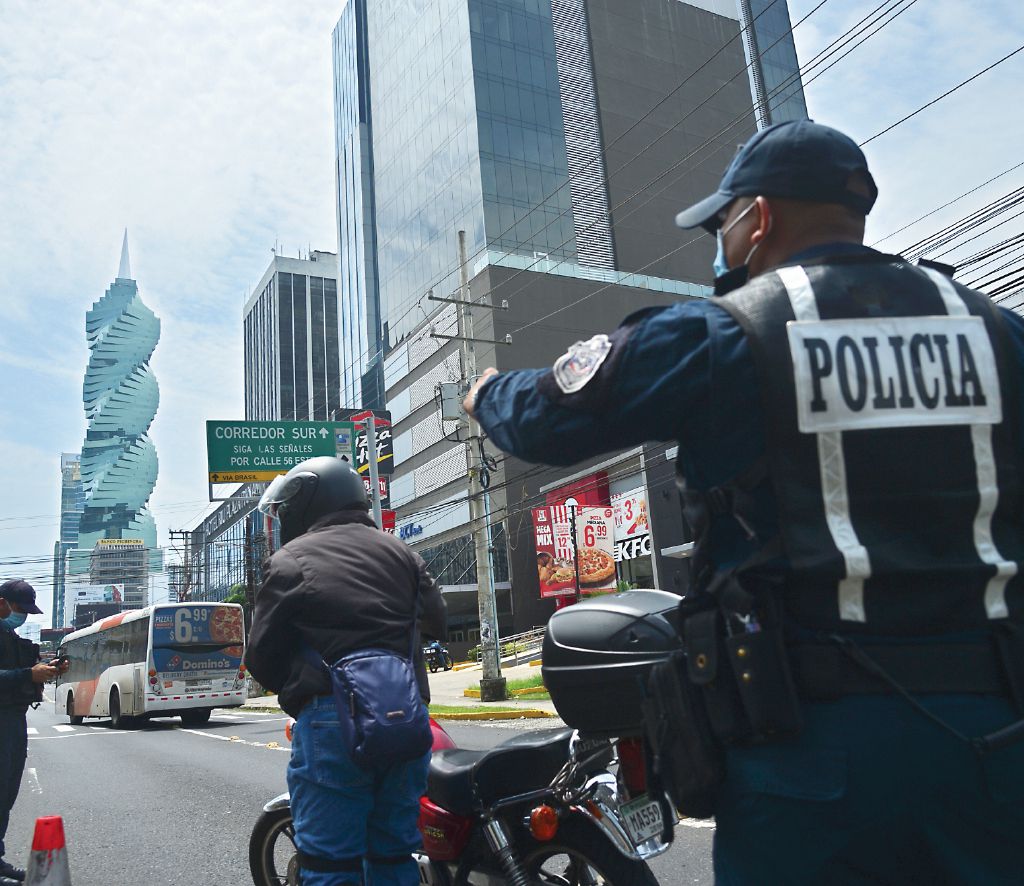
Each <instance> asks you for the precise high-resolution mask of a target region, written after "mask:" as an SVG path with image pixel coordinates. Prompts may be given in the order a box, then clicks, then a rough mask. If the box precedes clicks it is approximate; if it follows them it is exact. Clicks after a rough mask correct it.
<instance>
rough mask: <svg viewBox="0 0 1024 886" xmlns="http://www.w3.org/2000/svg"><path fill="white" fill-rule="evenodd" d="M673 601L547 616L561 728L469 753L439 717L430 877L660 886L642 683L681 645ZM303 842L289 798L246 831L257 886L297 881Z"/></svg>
mask: <svg viewBox="0 0 1024 886" xmlns="http://www.w3.org/2000/svg"><path fill="white" fill-rule="evenodd" d="M677 605H678V597H675V596H674V595H672V594H665V593H663V592H660V591H631V592H627V593H625V594H618V595H614V596H610V597H601V598H594V599H593V600H588V601H584V602H582V603H578V604H576V605H574V606H571V607H567V608H565V609H563V610H559V611H558V612H556V613H555V614H554V615H553V616H552V617H551V620H550V621H549V623H548V630H547V634H546V635H545V639H544V649H543V659H544V669H543V670H544V678H545V685H547V686H548V688H549V691H550V692H551V698H552V701H553V702H554V703H555V708H556V709H557V710H558V712H559V714H560V716H561V717H562V719H563V720H564V721H565V723H566V724H567V725H566V727H563V728H556V729H543V730H536V731H531V732H526V733H523V734H521V735H517V736H515V737H513V738H511V739H508V740H507V741H505V742H503V743H501V744H499V745H497V746H496V747H494V748H490V749H488V750H485V751H473V750H466V749H460V748H456V747H455V743H454V742H453V741H452V740H451V737H450V736H449V735H448V734H447V733H446V732H445V731H444V729H443V728H441V726H440V725H439V724H437V723H436V722H435V721H434V720H433V719H432V720H431V728H432V730H433V732H434V753H433V755H432V757H431V762H430V770H429V774H428V776H427V790H426V793H425V794H424V796H423V797H422V798H421V799H420V812H419V829H420V834H421V836H422V839H423V845H422V848H421V849H420V851H418V852H416V853H414V858H415V860H416V863H417V865H418V867H419V873H420V882H421V884H422V886H470V884H472V886H534V884H541V886H584V884H585V886H594V884H597V883H606V884H611V886H656V884H657V880H656V879H655V877H654V875H653V873H652V872H651V870H650V868H649V867H648V865H647V861H648V859H650V858H653V857H655V856H657V855H660V854H661V853H663V852H665V851H666V850H667V849H668V848H669V846H670V844H671V841H672V833H673V829H674V827H675V825H676V823H677V821H678V816H677V814H676V812H675V810H674V809H673V808H672V806H671V804H670V803H669V801H668V799H667V797H666V796H665V794H664V791H662V790H661V789H660V788H658V787H657V786H649V785H648V784H647V771H648V767H647V765H646V761H645V751H644V747H643V743H642V739H641V738H640V737H639V731H640V730H639V726H640V724H641V713H640V695H641V693H640V690H639V687H640V686H641V685H642V684H643V678H644V677H645V674H646V670H647V669H649V667H650V666H651V665H652V664H653V663H654V662H656V661H659V660H662V659H663V658H664V656H665V655H667V654H670V651H671V650H672V649H673V648H675V647H676V646H677V644H678V633H677V632H676V629H675V627H674V625H673V624H672V623H671V614H672V613H674V611H675V608H676V606H677ZM595 662H596V663H597V666H596V667H595ZM603 662H607V664H608V665H609V668H605V667H604V666H603V665H602V663H603ZM289 739H290V735H289ZM294 840H295V830H294V827H293V826H292V820H291V809H290V805H289V797H288V794H282V795H281V796H279V797H276V798H275V799H274V800H271V801H270V802H269V803H268V804H267V805H266V806H265V807H264V809H263V814H262V815H261V816H260V818H259V820H258V821H257V822H256V826H255V827H254V828H253V832H252V836H251V837H250V840H249V866H250V870H251V872H252V877H253V882H254V883H255V884H256V886H296V884H298V882H299V880H298V876H299V869H298V861H297V858H296V849H295V843H294Z"/></svg>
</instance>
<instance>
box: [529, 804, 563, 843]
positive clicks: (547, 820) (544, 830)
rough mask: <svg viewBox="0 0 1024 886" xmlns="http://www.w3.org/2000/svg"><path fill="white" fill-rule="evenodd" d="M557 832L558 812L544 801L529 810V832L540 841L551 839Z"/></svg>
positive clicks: (544, 841)
mask: <svg viewBox="0 0 1024 886" xmlns="http://www.w3.org/2000/svg"><path fill="white" fill-rule="evenodd" d="M557 833H558V813H557V812H556V811H555V810H554V809H553V808H552V807H551V806H548V805H547V804H546V803H544V804H542V805H540V806H537V807H535V808H534V809H532V810H530V834H531V835H532V836H533V839H535V840H537V841H538V842H540V843H546V842H547V841H548V840H553V839H554V837H555V834H557Z"/></svg>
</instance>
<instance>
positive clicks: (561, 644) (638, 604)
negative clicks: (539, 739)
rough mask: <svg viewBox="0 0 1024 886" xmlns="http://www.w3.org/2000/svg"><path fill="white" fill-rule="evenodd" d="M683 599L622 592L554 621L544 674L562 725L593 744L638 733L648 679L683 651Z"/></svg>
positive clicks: (549, 631) (585, 603)
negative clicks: (656, 668)
mask: <svg viewBox="0 0 1024 886" xmlns="http://www.w3.org/2000/svg"><path fill="white" fill-rule="evenodd" d="M680 599H681V598H680V597H678V596H676V595H675V594H670V593H668V592H667V591H626V592H625V593H624V594H608V595H606V596H602V597H593V598H591V599H589V600H583V601H582V602H580V603H576V604H575V605H573V606H567V607H566V608H565V609H559V610H558V612H556V613H555V614H554V615H552V616H551V619H550V620H549V621H548V627H547V632H546V633H545V635H544V649H543V661H544V664H543V667H542V668H541V672H542V673H543V675H544V685H545V686H546V687H547V689H548V692H549V693H550V694H551V700H552V701H553V702H554V704H555V708H556V709H557V710H558V714H559V716H560V717H561V718H562V719H563V720H564V721H565V722H566V724H567V725H569V726H572V727H573V728H574V729H578V730H579V731H580V732H581V733H584V734H586V735H592V736H595V737H598V736H600V737H615V736H625V735H637V734H639V733H640V731H641V725H642V718H641V714H640V703H641V701H642V700H643V693H644V690H645V689H646V686H647V674H648V672H649V671H650V669H651V666H652V665H654V664H656V663H657V662H659V661H662V660H664V659H665V658H666V657H668V655H669V654H670V653H671V652H672V651H673V650H675V649H679V648H680V646H681V641H680V638H679V633H678V630H677V625H678V607H679V601H680Z"/></svg>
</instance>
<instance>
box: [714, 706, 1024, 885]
mask: <svg viewBox="0 0 1024 886" xmlns="http://www.w3.org/2000/svg"><path fill="white" fill-rule="evenodd" d="M918 698H919V700H920V701H921V702H922V703H923V704H924V705H925V706H926V707H928V708H929V709H930V710H931V711H932V712H933V713H935V714H937V715H938V716H939V717H941V718H942V719H943V720H945V721H946V722H947V723H949V724H950V725H952V726H953V727H954V728H955V729H957V730H958V731H960V732H961V734H963V735H966V736H970V737H975V736H979V735H983V734H987V733H990V732H993V731H995V730H997V729H1001V728H1003V727H1004V726H1007V725H1008V724H1010V723H1011V722H1013V721H1014V720H1016V719H1017V717H1016V714H1015V713H1014V711H1013V709H1012V708H1011V706H1010V704H1009V702H1007V701H1004V700H1003V699H1001V698H997V697H995V696H982V695H973V696H972V695H931V696H926V695H922V696H918ZM803 713H804V731H803V733H802V734H801V735H800V736H798V737H797V738H795V739H792V740H789V741H781V742H777V743H774V744H765V745H762V746H757V747H748V748H732V749H730V750H729V752H728V757H727V762H726V769H727V773H726V780H725V784H724V785H723V788H722V792H721V794H720V797H719V801H718V804H717V807H716V810H715V814H716V820H717V829H716V831H715V844H714V860H715V882H716V883H718V884H719V886H746V884H761V883H771V884H773V886H774V884H780V886H784V884H814V886H817V884H822V883H827V884H829V886H833V884H842V886H848V884H858V886H860V884H865V886H867V884H870V886H883V884H893V886H897V884H898V886H905V884H908V883H920V884H928V886H939V884H956V886H965V884H979V886H980V884H984V886H1001V884H1006V886H1009V884H1016V883H1020V882H1021V876H1022V875H1021V852H1020V838H1021V834H1024V809H1022V803H1021V798H1022V797H1024V741H1022V742H1018V743H1017V744H1014V745H1010V746H1009V747H1005V748H1001V749H1000V750H997V751H993V752H991V753H989V754H986V755H984V756H981V757H979V756H977V755H976V754H975V753H974V752H973V751H972V750H971V748H970V747H968V746H967V745H966V744H965V743H964V742H962V741H960V740H958V739H957V738H955V737H954V736H952V735H950V734H949V733H948V732H946V731H944V730H943V729H941V728H940V727H938V726H937V725H936V724H934V723H932V722H930V721H929V720H927V719H926V718H925V717H923V716H922V715H921V714H920V713H918V712H917V711H915V710H913V709H912V708H911V707H910V705H908V704H907V702H906V701H904V700H903V699H902V698H899V697H897V696H894V695H862V696H848V697H846V698H843V699H840V700H838V701H834V702H827V703H816V704H807V705H805V706H804V710H803Z"/></svg>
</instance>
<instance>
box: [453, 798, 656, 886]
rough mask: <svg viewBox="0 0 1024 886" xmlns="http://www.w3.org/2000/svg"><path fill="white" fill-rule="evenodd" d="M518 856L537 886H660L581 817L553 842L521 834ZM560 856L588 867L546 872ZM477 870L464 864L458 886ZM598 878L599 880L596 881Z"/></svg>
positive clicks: (494, 863)
mask: <svg viewBox="0 0 1024 886" xmlns="http://www.w3.org/2000/svg"><path fill="white" fill-rule="evenodd" d="M518 834H519V835H518V836H517V839H516V852H517V853H518V855H519V860H520V862H521V863H522V865H523V868H524V869H525V870H526V875H527V877H528V878H529V881H530V882H531V883H533V884H537V883H539V884H550V886H591V884H593V883H594V882H600V883H604V884H606V886H658V880H657V878H656V877H655V876H654V874H653V873H652V872H651V869H650V868H649V867H648V866H647V864H646V863H645V862H643V861H635V860H633V859H629V858H626V856H625V855H623V854H622V853H621V852H619V850H618V849H616V848H615V846H614V845H612V843H611V842H610V841H609V840H608V838H607V837H606V836H605V835H604V834H602V833H601V831H600V830H598V829H597V827H595V826H594V825H593V824H591V823H590V822H589V821H587V820H585V819H584V818H582V817H581V816H579V815H573V816H571V817H569V818H566V819H563V821H562V822H561V824H560V825H559V827H558V833H557V834H556V835H555V837H554V839H553V840H550V841H548V842H546V843H541V842H538V841H537V840H534V839H533V838H532V837H530V836H528V835H525V834H523V832H521V831H520V832H518ZM556 856H566V857H567V858H568V859H570V860H571V861H573V862H576V863H581V864H583V865H586V868H587V869H589V871H588V874H587V876H581V874H582V873H583V871H582V870H573V866H572V865H567V866H566V869H565V870H564V871H559V872H555V871H546V870H542V868H543V866H544V863H545V862H548V861H550V860H551V859H553V858H554V857H556ZM486 867H487V868H489V869H491V871H492V876H493V873H494V871H493V869H494V868H495V867H498V860H497V859H495V858H493V857H491V858H488V860H487V863H486ZM476 869H477V868H476V866H475V865H473V864H468V863H466V862H463V864H462V865H460V867H459V870H458V872H457V874H456V876H455V883H454V886H468V884H469V883H470V882H471V875H472V874H473V871H474V870H476ZM595 878H596V879H595Z"/></svg>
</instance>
